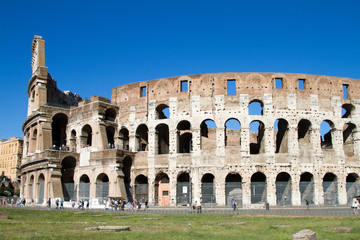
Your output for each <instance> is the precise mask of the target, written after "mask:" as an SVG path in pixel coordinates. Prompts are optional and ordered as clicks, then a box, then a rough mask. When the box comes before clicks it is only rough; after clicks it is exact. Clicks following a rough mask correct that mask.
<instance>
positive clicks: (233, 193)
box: [225, 182, 242, 206]
mask: <svg viewBox="0 0 360 240" xmlns="http://www.w3.org/2000/svg"><path fill="white" fill-rule="evenodd" d="M225 199H226V205H227V206H231V205H232V200H235V201H236V203H237V205H242V183H241V182H227V183H226V184H225Z"/></svg>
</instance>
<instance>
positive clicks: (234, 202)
mask: <svg viewBox="0 0 360 240" xmlns="http://www.w3.org/2000/svg"><path fill="white" fill-rule="evenodd" d="M236 205H237V203H236V201H235V199H233V200H232V208H233V209H234V211H235V210H236Z"/></svg>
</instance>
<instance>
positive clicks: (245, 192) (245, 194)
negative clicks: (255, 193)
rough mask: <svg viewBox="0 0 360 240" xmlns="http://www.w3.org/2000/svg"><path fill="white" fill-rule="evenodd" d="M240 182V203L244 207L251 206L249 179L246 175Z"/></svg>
mask: <svg viewBox="0 0 360 240" xmlns="http://www.w3.org/2000/svg"><path fill="white" fill-rule="evenodd" d="M242 181H243V182H242V203H243V205H244V206H249V205H251V177H250V176H247V175H246V176H244V177H243V178H242Z"/></svg>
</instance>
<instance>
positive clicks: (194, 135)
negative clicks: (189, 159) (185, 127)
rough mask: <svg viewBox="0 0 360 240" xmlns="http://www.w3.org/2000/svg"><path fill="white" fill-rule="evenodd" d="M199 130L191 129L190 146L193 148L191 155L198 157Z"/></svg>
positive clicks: (199, 149)
mask: <svg viewBox="0 0 360 240" xmlns="http://www.w3.org/2000/svg"><path fill="white" fill-rule="evenodd" d="M200 136H201V135H200V128H195V127H194V128H192V146H193V151H192V152H193V155H194V154H195V155H200V152H201V148H200Z"/></svg>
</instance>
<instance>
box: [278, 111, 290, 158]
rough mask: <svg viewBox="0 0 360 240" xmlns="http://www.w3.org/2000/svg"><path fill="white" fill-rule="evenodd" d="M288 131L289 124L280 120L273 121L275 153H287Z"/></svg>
mask: <svg viewBox="0 0 360 240" xmlns="http://www.w3.org/2000/svg"><path fill="white" fill-rule="evenodd" d="M288 130H289V123H288V122H287V121H286V120H285V119H282V118H280V119H277V120H276V121H275V123H274V131H275V153H287V152H288V134H287V133H288Z"/></svg>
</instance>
